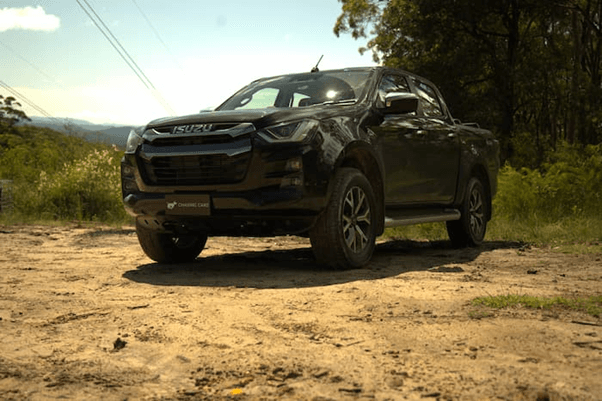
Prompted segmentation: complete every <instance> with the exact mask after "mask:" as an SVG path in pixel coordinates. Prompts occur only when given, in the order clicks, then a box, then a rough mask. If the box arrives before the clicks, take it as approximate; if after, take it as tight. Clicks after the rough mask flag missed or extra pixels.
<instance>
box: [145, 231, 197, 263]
mask: <svg viewBox="0 0 602 401" xmlns="http://www.w3.org/2000/svg"><path fill="white" fill-rule="evenodd" d="M136 234H137V235H138V242H140V246H141V247H142V250H143V251H144V253H145V254H146V256H148V257H149V258H151V259H152V260H154V261H155V262H159V263H183V262H192V261H193V260H195V259H196V257H197V256H199V254H200V253H201V251H202V250H203V248H204V247H205V243H206V242H207V235H176V234H172V233H162V232H158V231H154V230H149V229H148V228H145V227H143V226H142V225H140V224H138V222H136Z"/></svg>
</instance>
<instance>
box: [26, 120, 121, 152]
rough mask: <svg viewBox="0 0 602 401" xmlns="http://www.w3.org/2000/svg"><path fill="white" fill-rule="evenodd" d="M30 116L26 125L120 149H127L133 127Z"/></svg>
mask: <svg viewBox="0 0 602 401" xmlns="http://www.w3.org/2000/svg"><path fill="white" fill-rule="evenodd" d="M30 118H31V121H28V122H27V123H26V124H24V125H33V126H36V127H46V128H50V129H53V130H55V131H58V132H62V133H65V134H68V135H72V136H77V137H80V138H83V139H85V140H86V141H88V142H100V143H106V144H108V145H116V146H117V147H118V148H120V149H125V144H126V142H127V138H128V134H129V133H130V130H131V129H132V128H133V127H131V126H116V125H108V124H94V123H91V122H89V121H85V120H77V119H71V118H65V119H62V118H47V117H30Z"/></svg>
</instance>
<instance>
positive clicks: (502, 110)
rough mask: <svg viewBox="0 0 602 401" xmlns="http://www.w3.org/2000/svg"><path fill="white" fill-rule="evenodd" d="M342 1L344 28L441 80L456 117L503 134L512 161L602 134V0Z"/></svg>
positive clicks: (340, 28)
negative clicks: (563, 140) (559, 141)
mask: <svg viewBox="0 0 602 401" xmlns="http://www.w3.org/2000/svg"><path fill="white" fill-rule="evenodd" d="M340 1H341V3H342V13H341V15H340V16H339V18H338V19H337V21H336V24H335V26H334V32H335V34H336V35H340V34H341V33H349V34H351V35H352V36H353V37H354V38H356V39H358V38H365V39H367V49H370V50H372V52H373V55H374V58H375V59H376V60H380V61H382V62H383V64H385V65H388V66H392V67H400V68H404V69H407V70H411V71H413V72H416V73H418V74H420V75H424V76H426V77H428V78H429V79H431V80H433V81H434V82H435V83H437V84H438V86H439V87H440V89H441V90H442V92H443V93H444V95H445V97H446V99H447V100H448V102H449V105H450V106H451V109H452V113H453V114H454V115H455V116H458V117H460V118H462V119H470V120H476V121H479V122H480V123H482V124H483V125H484V126H486V127H488V128H491V129H492V130H493V131H494V132H496V133H497V134H498V137H499V138H500V141H501V143H502V158H503V159H514V160H515V161H517V162H518V164H535V165H538V164H539V163H541V162H542V161H544V157H545V154H546V152H547V151H548V150H549V149H551V148H554V147H555V146H556V142H557V141H558V140H559V139H565V140H568V141H569V142H578V143H582V144H587V143H592V144H595V143H597V142H598V141H600V140H601V139H602V113H601V112H600V110H601V109H602V107H601V106H602V100H601V99H602V96H600V95H601V93H600V92H601V86H600V70H601V58H602V57H601V54H602V53H601V52H602V40H601V39H602V31H601V29H602V24H601V14H602V0H553V1H550V0H496V1H487V0H389V1H386V2H385V1H378V0H340ZM367 49H366V48H361V49H360V51H361V52H363V51H365V50H367Z"/></svg>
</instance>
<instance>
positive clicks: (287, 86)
mask: <svg viewBox="0 0 602 401" xmlns="http://www.w3.org/2000/svg"><path fill="white" fill-rule="evenodd" d="M370 72H371V71H369V70H338V71H324V72H313V73H305V74H293V75H283V76H279V77H274V78H264V79H260V80H258V81H255V82H253V83H251V84H250V85H248V86H246V87H244V88H243V89H241V90H240V91H238V92H237V93H236V94H234V96H232V97H231V98H230V99H228V100H226V102H224V103H223V104H222V105H221V106H219V107H218V108H217V110H238V109H262V108H266V107H306V106H312V105H315V104H325V103H327V104H328V103H355V102H356V101H357V100H358V99H360V98H361V96H362V95H363V92H364V90H365V87H366V82H367V81H368V78H369V76H370Z"/></svg>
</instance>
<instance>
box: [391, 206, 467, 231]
mask: <svg viewBox="0 0 602 401" xmlns="http://www.w3.org/2000/svg"><path fill="white" fill-rule="evenodd" d="M387 214H388V216H385V227H398V226H409V225H412V224H422V223H436V222H441V221H451V220H460V211H459V210H457V209H441V210H403V211H395V210H390V211H387Z"/></svg>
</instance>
